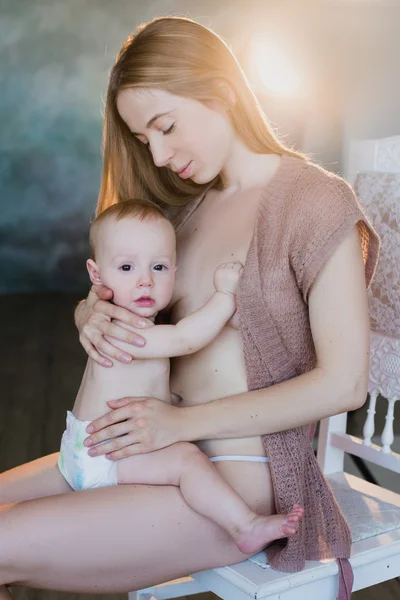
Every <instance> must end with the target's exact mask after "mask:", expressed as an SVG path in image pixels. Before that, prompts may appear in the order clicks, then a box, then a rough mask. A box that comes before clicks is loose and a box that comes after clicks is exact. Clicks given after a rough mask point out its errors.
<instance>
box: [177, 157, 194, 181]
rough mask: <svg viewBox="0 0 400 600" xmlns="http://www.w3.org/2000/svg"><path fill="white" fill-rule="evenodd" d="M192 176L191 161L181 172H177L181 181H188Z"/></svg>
mask: <svg viewBox="0 0 400 600" xmlns="http://www.w3.org/2000/svg"><path fill="white" fill-rule="evenodd" d="M191 174H192V161H190V163H188V164H187V165H186V167H185V168H184V169H183V171H179V173H178V175H179V177H180V178H181V179H188V177H190V176H191Z"/></svg>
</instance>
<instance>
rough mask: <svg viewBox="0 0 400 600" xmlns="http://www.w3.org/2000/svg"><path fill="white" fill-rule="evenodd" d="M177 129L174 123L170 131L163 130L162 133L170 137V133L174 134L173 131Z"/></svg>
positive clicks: (169, 128)
mask: <svg viewBox="0 0 400 600" xmlns="http://www.w3.org/2000/svg"><path fill="white" fill-rule="evenodd" d="M174 129H175V123H172V125H171V126H170V127H168V129H165V130H164V129H162V130H161V131H162V132H163V134H164V135H168V134H169V133H172V132H173V130H174Z"/></svg>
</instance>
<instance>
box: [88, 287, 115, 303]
mask: <svg viewBox="0 0 400 600" xmlns="http://www.w3.org/2000/svg"><path fill="white" fill-rule="evenodd" d="M91 291H92V292H94V293H95V294H96V296H98V298H100V300H111V298H112V297H113V295H114V294H113V292H112V290H110V288H108V287H106V286H105V285H92V289H91Z"/></svg>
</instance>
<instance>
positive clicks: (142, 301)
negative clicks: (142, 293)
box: [135, 298, 156, 306]
mask: <svg viewBox="0 0 400 600" xmlns="http://www.w3.org/2000/svg"><path fill="white" fill-rule="evenodd" d="M155 303H156V301H155V300H153V298H138V299H137V300H135V304H138V305H139V306H154V304H155Z"/></svg>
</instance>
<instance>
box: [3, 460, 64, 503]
mask: <svg viewBox="0 0 400 600" xmlns="http://www.w3.org/2000/svg"><path fill="white" fill-rule="evenodd" d="M58 456H59V452H55V453H54V454H49V455H48V456H43V457H41V458H38V459H36V460H32V461H31V462H28V463H26V464H24V465H20V466H18V467H15V468H14V469H10V470H9V471H5V472H4V473H0V506H2V505H3V504H10V503H11V502H22V501H24V500H32V499H34V498H42V497H43V496H53V495H54V494H64V493H67V492H70V491H72V488H71V487H70V486H69V485H68V483H67V482H66V481H65V479H64V477H63V476H62V475H61V473H60V471H59V469H58V467H57V461H58Z"/></svg>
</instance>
